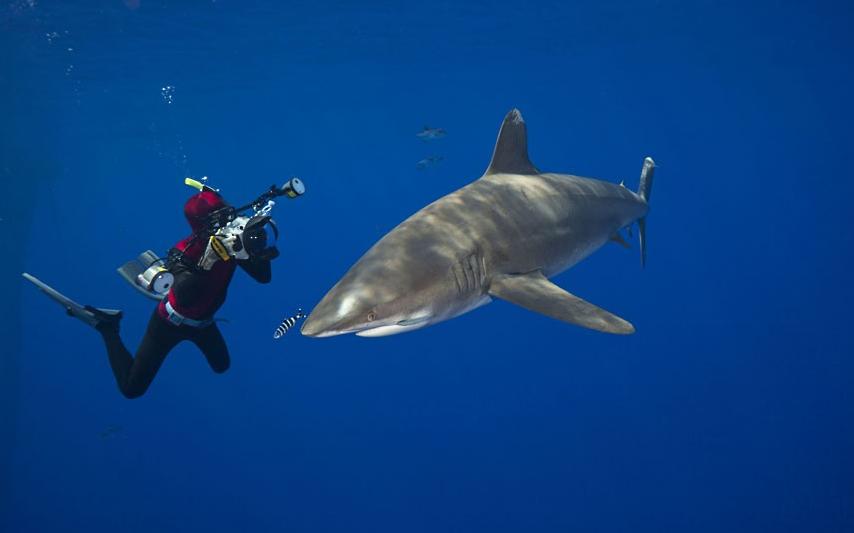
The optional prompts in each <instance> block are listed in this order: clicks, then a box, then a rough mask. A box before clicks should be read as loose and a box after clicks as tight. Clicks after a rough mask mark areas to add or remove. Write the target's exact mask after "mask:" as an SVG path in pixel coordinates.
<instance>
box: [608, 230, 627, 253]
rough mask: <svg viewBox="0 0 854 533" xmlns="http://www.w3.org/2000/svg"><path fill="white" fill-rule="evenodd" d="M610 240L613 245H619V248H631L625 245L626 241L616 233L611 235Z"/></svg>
mask: <svg viewBox="0 0 854 533" xmlns="http://www.w3.org/2000/svg"><path fill="white" fill-rule="evenodd" d="M611 240H612V241H613V242H615V243H617V244H619V245H620V246H622V247H623V248H626V249H629V248H631V247H632V246H631V245H630V244H629V243H627V242H626V239H624V238H623V236H622V235H620V233H619V232H617V233H615V234H613V235H611Z"/></svg>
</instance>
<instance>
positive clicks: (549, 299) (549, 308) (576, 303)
mask: <svg viewBox="0 0 854 533" xmlns="http://www.w3.org/2000/svg"><path fill="white" fill-rule="evenodd" d="M489 294H490V296H495V297H496V298H501V299H502V300H506V301H508V302H511V303H514V304H516V305H519V306H522V307H524V308H525V309H528V310H530V311H534V312H535V313H542V314H544V315H546V316H549V317H552V318H556V319H558V320H562V321H564V322H569V323H570V324H575V325H576V326H582V327H585V328H590V329H595V330H596V331H602V332H604V333H617V334H621V335H625V334H628V333H634V332H635V328H634V326H632V325H631V324H630V323H628V322H626V321H625V320H623V319H622V318H620V317H618V316H617V315H614V314H612V313H609V312H608V311H605V310H604V309H602V308H601V307H597V306H595V305H593V304H592V303H590V302H587V301H584V300H582V299H581V298H579V297H578V296H575V295H574V294H570V293H568V292H566V291H565V290H563V289H561V288H560V287H558V286H557V285H555V284H554V283H552V282H551V281H549V280H548V278H546V277H545V276H544V275H543V273H542V272H540V271H539V270H537V271H534V272H529V273H527V274H517V275H513V274H501V275H498V276H495V277H494V278H492V281H491V282H490V285H489Z"/></svg>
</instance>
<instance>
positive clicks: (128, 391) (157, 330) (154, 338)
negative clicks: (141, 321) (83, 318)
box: [98, 310, 184, 398]
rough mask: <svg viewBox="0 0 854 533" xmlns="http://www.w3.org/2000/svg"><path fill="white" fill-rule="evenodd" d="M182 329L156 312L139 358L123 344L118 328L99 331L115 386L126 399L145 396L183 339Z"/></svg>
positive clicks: (103, 328) (100, 328)
mask: <svg viewBox="0 0 854 533" xmlns="http://www.w3.org/2000/svg"><path fill="white" fill-rule="evenodd" d="M180 329H183V328H177V327H175V326H172V325H171V324H168V323H166V321H165V320H163V319H162V318H160V317H159V316H158V315H157V311H156V310H155V312H154V314H153V315H152V316H151V319H150V320H149V321H148V328H147V329H146V331H145V336H144V337H143V338H142V342H140V344H139V348H138V349H137V351H136V357H132V356H131V355H130V352H128V351H127V348H125V346H124V343H122V339H121V337H120V336H119V330H118V328H113V327H99V328H98V331H99V332H100V333H101V336H102V337H103V338H104V344H106V346H107V356H108V357H109V359H110V366H111V367H112V369H113V375H114V376H115V377H116V384H118V386H119V390H120V391H121V393H122V394H123V395H124V396H125V397H126V398H138V397H140V396H142V395H143V394H144V393H145V391H146V390H147V389H148V386H149V385H150V384H151V382H152V380H154V376H155V375H156V374H157V371H158V370H160V365H162V364H163V361H164V360H165V359H166V355H167V354H168V353H169V352H170V351H171V350H172V348H174V347H175V345H176V344H178V343H179V342H181V341H182V340H183V339H184V336H183V335H182V334H181V331H180Z"/></svg>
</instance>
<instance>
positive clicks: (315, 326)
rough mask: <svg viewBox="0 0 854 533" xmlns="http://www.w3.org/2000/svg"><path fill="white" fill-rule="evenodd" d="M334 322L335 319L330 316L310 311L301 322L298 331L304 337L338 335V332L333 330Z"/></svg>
mask: <svg viewBox="0 0 854 533" xmlns="http://www.w3.org/2000/svg"><path fill="white" fill-rule="evenodd" d="M335 323H336V321H335V320H332V319H330V317H326V316H323V315H322V314H317V313H314V312H312V314H311V315H309V317H308V318H307V319H306V321H305V322H303V324H302V327H301V328H300V333H302V334H303V335H305V336H306V337H330V336H332V335H338V334H339V332H337V331H336V330H335Z"/></svg>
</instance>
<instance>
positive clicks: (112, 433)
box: [101, 424, 124, 440]
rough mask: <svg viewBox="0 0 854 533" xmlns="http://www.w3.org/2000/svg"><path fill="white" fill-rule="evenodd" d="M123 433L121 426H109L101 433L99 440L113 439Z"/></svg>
mask: <svg viewBox="0 0 854 533" xmlns="http://www.w3.org/2000/svg"><path fill="white" fill-rule="evenodd" d="M123 432H124V428H123V427H122V426H117V425H115V424H110V425H109V426H107V427H105V428H104V429H103V430H102V431H101V438H102V439H104V440H107V439H113V438H116V437H118V436H119V435H121V434H122V433H123Z"/></svg>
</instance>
